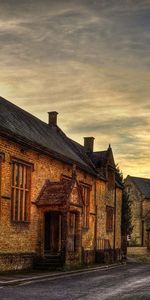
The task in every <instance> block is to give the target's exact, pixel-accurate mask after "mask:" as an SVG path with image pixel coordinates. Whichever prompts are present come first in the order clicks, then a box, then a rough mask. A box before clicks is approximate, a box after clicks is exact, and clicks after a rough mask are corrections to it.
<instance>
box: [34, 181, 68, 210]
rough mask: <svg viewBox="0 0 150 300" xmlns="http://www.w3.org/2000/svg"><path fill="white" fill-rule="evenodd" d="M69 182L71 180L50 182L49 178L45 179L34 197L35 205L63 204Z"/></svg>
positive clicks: (66, 196)
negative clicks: (35, 197)
mask: <svg viewBox="0 0 150 300" xmlns="http://www.w3.org/2000/svg"><path fill="white" fill-rule="evenodd" d="M71 184H72V183H71V181H59V182H50V181H49V180H46V181H45V184H44V186H43V188H42V190H41V192H40V194H39V196H38V197H37V199H36V202H35V203H36V205H37V206H49V205H53V206H54V205H64V204H65V203H66V201H67V199H68V196H69V194H70V191H71Z"/></svg>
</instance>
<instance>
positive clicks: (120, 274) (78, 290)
mask: <svg viewBox="0 0 150 300" xmlns="http://www.w3.org/2000/svg"><path fill="white" fill-rule="evenodd" d="M5 299H7V300H30V299H32V300H34V299H36V300H41V299H42V300H47V299H50V300H51V299H52V300H55V299H56V300H57V299H61V300H74V299H86V300H87V299H88V300H97V299H99V300H104V299H115V300H118V299H133V300H134V299H135V300H137V299H142V300H145V299H149V300H150V264H139V263H129V264H127V265H124V266H119V267H117V268H114V269H110V270H105V271H100V270H99V271H95V272H91V273H87V274H78V275H75V276H70V277H67V278H65V277H64V278H60V279H53V280H52V279H45V280H43V281H38V282H28V283H26V284H25V285H17V286H13V287H1V288H0V300H5Z"/></svg>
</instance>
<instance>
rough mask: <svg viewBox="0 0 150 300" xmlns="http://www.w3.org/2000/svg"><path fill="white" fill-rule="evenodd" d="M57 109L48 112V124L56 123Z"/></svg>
mask: <svg viewBox="0 0 150 300" xmlns="http://www.w3.org/2000/svg"><path fill="white" fill-rule="evenodd" d="M57 115H58V112H57V111H50V112H48V124H49V125H57Z"/></svg>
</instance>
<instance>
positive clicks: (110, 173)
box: [108, 168, 115, 191]
mask: <svg viewBox="0 0 150 300" xmlns="http://www.w3.org/2000/svg"><path fill="white" fill-rule="evenodd" d="M114 188H115V174H114V171H113V170H112V169H111V168H108V190H109V191H110V190H113V189H114Z"/></svg>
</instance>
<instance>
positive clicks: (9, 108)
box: [0, 97, 96, 175]
mask: <svg viewBox="0 0 150 300" xmlns="http://www.w3.org/2000/svg"><path fill="white" fill-rule="evenodd" d="M0 134H1V135H8V136H9V137H10V138H11V139H14V140H15V141H18V142H21V143H23V144H25V145H29V146H30V147H33V148H35V149H38V150H41V151H44V152H45V153H46V154H48V153H49V154H51V155H52V156H54V157H55V158H57V159H60V160H63V161H65V162H67V163H70V164H73V163H76V164H77V165H78V166H79V167H80V168H82V169H84V170H86V171H87V172H89V173H92V174H93V175H96V170H95V169H94V165H92V162H91V160H90V159H89V158H88V156H87V155H86V153H85V152H84V151H83V149H82V155H80V154H81V153H80V151H79V147H77V146H76V147H75V142H73V141H72V140H71V139H69V138H68V137H67V136H66V135H65V134H64V133H63V132H62V130H61V129H60V128H59V127H58V126H54V125H49V124H47V123H45V122H43V121H41V120H40V119H38V118H36V117H35V116H33V115H31V114H30V113H28V112H26V111H24V110H23V109H21V108H19V107H18V106H16V105H14V104H13V103H11V102H9V101H8V100H6V99H4V98H2V97H0ZM83 152H84V153H83Z"/></svg>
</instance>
